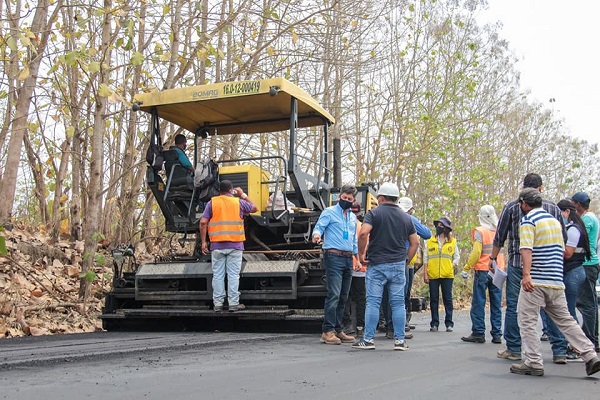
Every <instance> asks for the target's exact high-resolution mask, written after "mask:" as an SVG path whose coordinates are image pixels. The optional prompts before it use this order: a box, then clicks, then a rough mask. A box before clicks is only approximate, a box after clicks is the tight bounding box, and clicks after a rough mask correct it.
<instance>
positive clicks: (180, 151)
mask: <svg viewBox="0 0 600 400" xmlns="http://www.w3.org/2000/svg"><path fill="white" fill-rule="evenodd" d="M186 140H187V139H186V138H185V135H182V134H181V133H180V134H177V135H175V151H177V156H178V157H179V163H180V164H181V165H182V166H183V168H185V169H188V170H190V171H191V172H194V167H193V166H192V163H191V162H190V159H189V158H188V156H187V155H186V154H185V149H186V148H187V145H186V143H185V142H186Z"/></svg>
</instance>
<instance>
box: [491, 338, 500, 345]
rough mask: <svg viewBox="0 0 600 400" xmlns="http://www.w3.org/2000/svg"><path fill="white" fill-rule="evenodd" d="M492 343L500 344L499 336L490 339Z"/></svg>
mask: <svg viewBox="0 0 600 400" xmlns="http://www.w3.org/2000/svg"><path fill="white" fill-rule="evenodd" d="M492 343H496V344H501V343H502V338H501V337H500V336H496V337H495V338H492Z"/></svg>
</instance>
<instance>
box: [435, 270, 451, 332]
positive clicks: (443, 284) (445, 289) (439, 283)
mask: <svg viewBox="0 0 600 400" xmlns="http://www.w3.org/2000/svg"><path fill="white" fill-rule="evenodd" d="M453 282H454V278H439V279H430V280H429V305H430V308H431V324H430V325H431V326H432V327H434V326H436V327H437V326H439V325H440V316H439V307H440V288H441V289H442V300H443V302H444V310H445V311H446V317H445V319H444V324H445V325H446V328H452V327H454V321H452V312H453V310H454V307H453V305H452V284H453Z"/></svg>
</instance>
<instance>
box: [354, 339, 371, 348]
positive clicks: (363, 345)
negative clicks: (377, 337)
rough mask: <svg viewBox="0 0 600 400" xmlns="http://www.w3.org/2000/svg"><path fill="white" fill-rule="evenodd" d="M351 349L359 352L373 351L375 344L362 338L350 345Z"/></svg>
mask: <svg viewBox="0 0 600 400" xmlns="http://www.w3.org/2000/svg"><path fill="white" fill-rule="evenodd" d="M352 348H353V349H361V350H375V343H373V342H371V341H370V340H365V339H364V338H363V339H360V340H359V341H357V342H354V344H352Z"/></svg>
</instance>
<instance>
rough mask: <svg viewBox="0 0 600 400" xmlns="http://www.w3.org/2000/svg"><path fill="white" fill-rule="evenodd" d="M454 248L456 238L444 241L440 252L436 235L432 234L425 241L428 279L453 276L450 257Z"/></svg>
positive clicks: (452, 255)
mask: <svg viewBox="0 0 600 400" xmlns="http://www.w3.org/2000/svg"><path fill="white" fill-rule="evenodd" d="M455 249H456V239H455V238H452V239H451V240H449V241H446V242H445V243H444V245H443V246H442V251H441V252H440V244H439V242H438V238H437V236H432V237H431V239H429V240H428V241H427V256H428V261H427V274H428V275H429V279H439V278H454V267H453V266H452V258H453V257H454V250H455Z"/></svg>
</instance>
